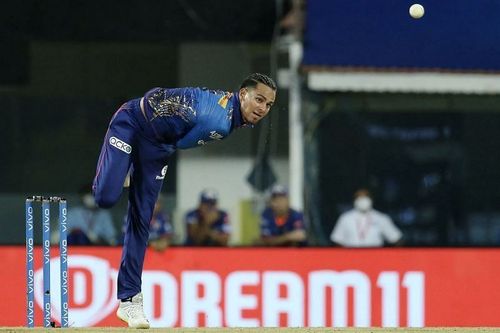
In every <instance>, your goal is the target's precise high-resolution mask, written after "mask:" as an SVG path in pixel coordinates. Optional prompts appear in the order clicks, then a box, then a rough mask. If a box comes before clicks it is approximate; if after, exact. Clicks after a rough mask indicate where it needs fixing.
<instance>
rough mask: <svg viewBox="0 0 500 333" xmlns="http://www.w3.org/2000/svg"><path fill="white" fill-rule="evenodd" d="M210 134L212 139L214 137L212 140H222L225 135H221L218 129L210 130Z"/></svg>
mask: <svg viewBox="0 0 500 333" xmlns="http://www.w3.org/2000/svg"><path fill="white" fill-rule="evenodd" d="M209 136H210V139H212V140H222V139H223V138H224V136H223V135H220V134H219V133H217V132H216V131H210V135H209Z"/></svg>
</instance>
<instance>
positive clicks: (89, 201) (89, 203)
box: [82, 194, 97, 209]
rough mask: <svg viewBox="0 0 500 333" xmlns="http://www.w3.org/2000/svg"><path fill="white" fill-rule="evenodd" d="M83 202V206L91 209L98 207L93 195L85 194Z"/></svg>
mask: <svg viewBox="0 0 500 333" xmlns="http://www.w3.org/2000/svg"><path fill="white" fill-rule="evenodd" d="M82 201H83V204H84V205H85V207H87V208H89V209H94V208H97V205H96V203H95V200H94V197H93V196H92V194H85V195H84V196H83V197H82Z"/></svg>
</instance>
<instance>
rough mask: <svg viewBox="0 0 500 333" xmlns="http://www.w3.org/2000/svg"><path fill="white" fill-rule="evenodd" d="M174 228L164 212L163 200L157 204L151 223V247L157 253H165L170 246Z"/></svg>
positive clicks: (159, 200)
mask: <svg viewBox="0 0 500 333" xmlns="http://www.w3.org/2000/svg"><path fill="white" fill-rule="evenodd" d="M173 231H174V228H173V227H172V224H171V223H170V219H169V217H168V215H167V214H166V213H165V211H164V210H163V205H162V202H161V199H159V198H158V200H157V201H156V203H155V207H154V210H153V218H152V219H151V222H150V223H149V241H148V242H149V246H150V247H151V248H152V249H154V250H156V251H159V252H161V251H164V250H165V249H166V248H167V247H169V246H170V243H171V241H172V236H173Z"/></svg>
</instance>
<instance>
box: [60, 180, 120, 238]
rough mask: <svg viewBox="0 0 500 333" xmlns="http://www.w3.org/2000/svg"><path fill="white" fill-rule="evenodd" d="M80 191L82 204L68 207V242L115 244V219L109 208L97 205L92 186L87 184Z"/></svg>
mask: <svg viewBox="0 0 500 333" xmlns="http://www.w3.org/2000/svg"><path fill="white" fill-rule="evenodd" d="M78 193H79V194H80V198H81V201H82V204H81V205H80V206H76V207H74V208H71V206H70V208H69V209H68V244H69V245H115V244H116V230H115V226H114V224H113V219H112V217H111V214H110V212H109V211H108V210H105V209H100V208H99V207H97V205H96V203H95V201H94V197H93V196H92V186H91V185H90V184H88V185H85V186H83V187H82V188H81V189H80V190H79V192H78ZM57 237H58V236H57Z"/></svg>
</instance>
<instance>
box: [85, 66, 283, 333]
mask: <svg viewBox="0 0 500 333" xmlns="http://www.w3.org/2000/svg"><path fill="white" fill-rule="evenodd" d="M131 79H132V78H131ZM276 91H277V86H276V83H275V82H274V80H273V79H271V78H270V77H268V76H267V75H264V74H260V73H253V74H250V75H249V76H247V77H246V78H245V79H243V81H242V82H241V84H240V86H239V88H238V89H235V90H234V91H223V90H213V89H208V88H204V87H182V88H164V87H156V88H153V89H151V90H149V91H147V92H146V93H145V94H144V95H143V96H140V97H138V98H134V99H131V100H129V101H127V102H125V103H124V104H123V105H122V106H121V107H120V108H119V109H118V110H117V111H116V112H115V113H114V115H113V116H112V118H111V121H110V123H109V127H108V130H107V132H106V135H105V138H104V143H103V145H102V148H101V154H100V155H99V160H98V162H97V170H96V176H95V178H94V183H93V194H94V198H95V200H96V203H97V205H98V206H99V207H102V208H110V207H112V206H114V205H115V204H116V203H117V202H118V201H119V199H120V196H121V193H122V191H123V186H124V184H125V183H128V185H129V193H128V203H129V204H128V212H127V223H126V230H125V235H124V243H123V252H122V257H121V262H120V268H119V271H118V281H117V283H118V286H117V298H118V299H120V300H121V302H120V305H119V307H118V310H117V312H116V314H117V316H118V318H119V319H121V320H123V321H124V322H126V323H127V324H128V326H129V327H133V328H149V326H150V325H149V321H148V319H147V318H146V316H145V314H144V307H143V298H142V293H141V284H142V271H143V266H144V258H145V254H146V248H147V241H148V238H149V223H150V221H151V218H152V215H153V209H154V205H155V202H156V200H157V198H158V194H159V193H160V190H161V187H162V184H163V180H164V179H165V175H166V173H167V166H168V163H169V159H170V157H171V156H172V155H173V154H174V153H175V151H176V150H177V149H190V148H195V147H201V146H203V145H205V144H208V143H210V142H212V141H219V140H223V139H225V138H227V137H228V136H229V135H231V134H232V133H233V132H234V131H235V130H236V129H239V128H244V127H250V128H251V127H253V126H254V125H256V124H257V123H259V121H261V120H262V119H263V118H265V117H266V115H267V114H268V113H269V112H270V110H271V107H272V106H273V104H274V102H275V99H276ZM227 181H228V182H231V179H228V180H227Z"/></svg>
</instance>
